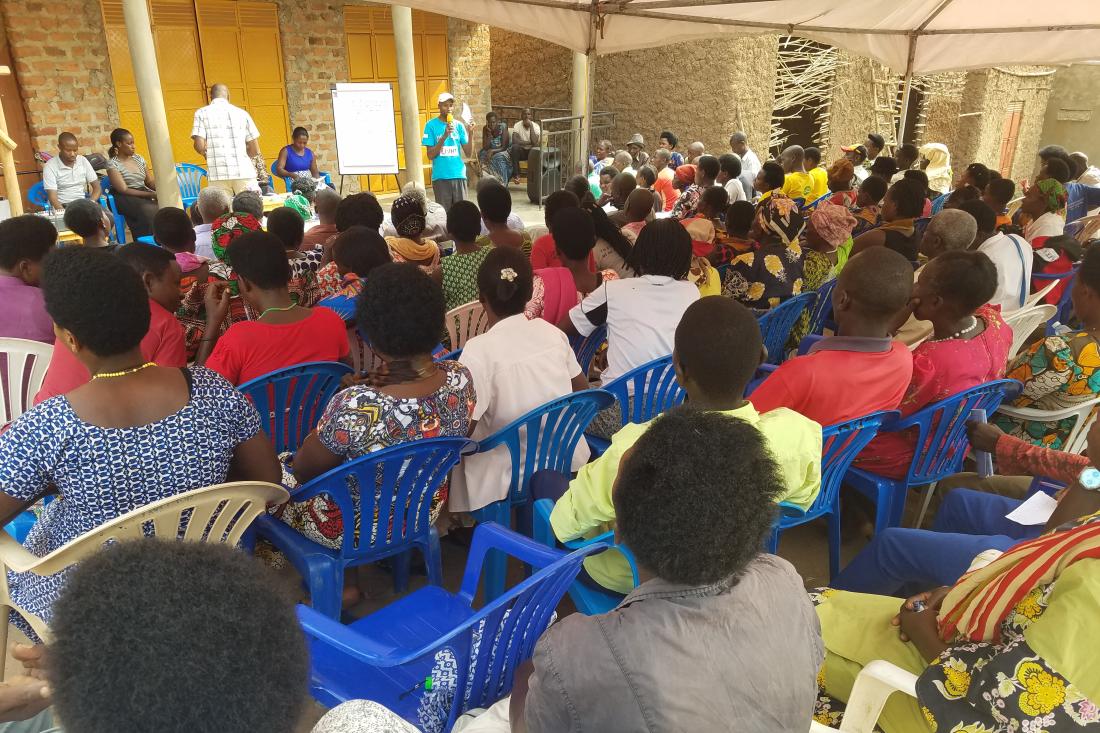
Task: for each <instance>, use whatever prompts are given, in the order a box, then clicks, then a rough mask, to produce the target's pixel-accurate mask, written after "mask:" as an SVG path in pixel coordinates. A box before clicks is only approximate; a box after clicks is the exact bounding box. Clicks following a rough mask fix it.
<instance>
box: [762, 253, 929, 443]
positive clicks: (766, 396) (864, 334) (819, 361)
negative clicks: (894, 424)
mask: <svg viewBox="0 0 1100 733" xmlns="http://www.w3.org/2000/svg"><path fill="white" fill-rule="evenodd" d="M912 290H913V266H912V265H911V264H909V261H908V260H906V259H905V257H904V256H902V255H900V254H898V253H897V252H894V251H893V250H890V249H887V248H885V247H872V248H871V249H868V250H867V251H865V252H861V253H860V254H858V255H856V256H854V257H852V259H850V260H848V264H847V265H846V266H845V267H844V270H843V271H842V272H841V273H840V276H839V277H838V278H837V282H836V286H835V288H834V289H833V318H834V319H835V320H836V322H837V335H836V336H828V337H826V338H824V339H822V340H821V341H819V342H817V343H816V344H815V345H814V347H813V348H812V349H811V350H810V353H808V354H806V355H804V356H796V357H794V358H793V359H788V360H787V361H786V362H784V363H783V364H782V365H781V366H780V367H779V368H778V369H776V370H775V372H773V373H772V374H771V376H769V377H768V378H767V379H765V380H764V382H763V383H762V384H761V385H760V386H759V387H757V388H756V391H755V392H753V393H752V395H751V396H750V397H749V399H751V400H752V403H753V405H755V406H756V409H758V410H760V411H761V412H767V411H768V410H774V409H775V408H777V407H789V408H790V409H792V410H795V411H796V412H800V413H802V414H803V415H805V416H806V417H808V418H810V419H811V420H814V421H815V422H817V423H819V424H820V425H832V424H834V423H838V422H843V421H844V420H852V419H854V418H857V417H863V416H864V415H869V414H871V413H872V412H877V411H879V410H893V409H896V408H897V406H898V403H900V402H901V398H902V397H904V396H905V391H906V389H908V387H909V381H910V379H911V378H912V376H913V356H912V354H910V353H909V349H908V347H906V345H905V344H903V343H901V342H898V341H894V340H893V339H892V338H891V337H890V331H891V328H892V326H893V323H894V321H895V319H896V318H897V316H898V313H900V312H901V310H902V309H903V308H905V307H906V305H907V304H908V303H909V295H910V293H911V292H912Z"/></svg>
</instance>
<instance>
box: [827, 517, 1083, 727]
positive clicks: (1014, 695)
mask: <svg viewBox="0 0 1100 733" xmlns="http://www.w3.org/2000/svg"><path fill="white" fill-rule="evenodd" d="M1068 533H1073V535H1072V536H1067V534H1068ZM1098 536H1100V515H1093V516H1091V517H1084V518H1082V519H1080V520H1077V521H1076V522H1074V523H1072V524H1071V525H1068V526H1066V527H1063V528H1062V530H1061V531H1059V532H1058V533H1056V534H1053V535H1047V536H1044V537H1040V538H1038V539H1035V540H1030V541H1028V542H1027V543H1021V544H1020V545H1017V546H1016V547H1014V548H1012V549H1010V550H1008V551H1007V552H1006V553H1005V554H1004V555H1002V556H1001V557H999V558H997V559H995V560H993V561H992V562H990V563H989V564H988V566H986V567H984V568H980V569H975V570H974V571H973V572H971V573H969V574H967V575H964V576H963V577H962V578H961V579H960V580H959V582H958V583H956V584H955V586H954V587H953V588H952V591H951V593H950V594H949V595H948V596H947V598H946V599H944V602H943V606H942V607H941V609H940V612H939V614H938V618H939V624H940V629H941V632H940V633H941V634H943V633H945V631H944V629H946V628H948V626H947V624H948V621H949V620H950V621H951V622H952V623H958V624H959V626H958V627H957V629H956V630H955V631H954V632H952V633H951V634H950V636H951V638H952V639H953V640H952V641H951V642H950V643H949V646H948V648H947V649H946V650H945V651H944V652H943V653H942V654H940V656H939V657H937V658H936V659H934V660H932V661H931V662H926V661H925V660H924V658H923V657H921V655H920V653H919V652H918V651H917V648H916V647H915V646H914V645H913V644H911V643H907V642H903V641H901V640H900V639H899V638H898V628H897V627H896V626H891V624H890V619H891V618H892V617H893V616H894V615H895V614H897V613H898V609H899V608H900V606H901V604H902V601H901V599H899V598H893V597H889V596H876V595H869V594H864V593H849V592H845V591H837V590H833V589H829V588H827V589H824V590H822V591H819V592H815V593H811V594H810V595H811V598H812V600H813V601H814V605H815V606H816V607H817V615H818V618H819V619H820V621H821V635H822V638H823V639H824V640H825V647H826V650H827V652H826V656H825V663H824V664H823V665H822V668H821V672H820V673H819V675H818V687H819V688H820V695H819V697H818V702H817V705H816V707H815V711H814V719H815V720H817V721H818V722H820V723H823V724H825V725H829V726H831V727H834V728H835V727H839V723H840V720H841V719H842V718H843V715H844V704H843V701H844V700H847V699H848V697H849V695H850V694H851V690H852V684H853V683H854V681H855V678H856V675H858V674H859V672H860V670H861V669H862V668H863V666H864V665H865V664H867V663H869V662H871V661H872V660H875V659H885V660H886V661H888V662H891V663H893V664H895V665H897V666H899V667H901V668H903V669H905V670H908V671H909V672H911V673H913V674H915V675H918V679H917V686H916V687H917V696H916V698H913V697H911V696H909V695H906V694H904V693H895V694H894V695H892V696H891V697H890V698H889V699H888V700H887V703H886V707H885V708H884V709H883V711H882V714H881V716H880V717H879V720H878V727H879V728H880V729H882V730H884V731H885V732H886V733H928V731H934V732H938V733H949V732H950V733H1001V732H1002V731H1006V732H1007V731H1013V732H1019V733H1068V732H1069V731H1079V730H1082V729H1084V730H1093V731H1095V730H1100V707H1098V705H1097V703H1098V702H1100V657H1098V656H1097V655H1096V654H1095V651H1094V645H1093V644H1092V643H1091V641H1090V640H1091V633H1090V632H1091V628H1092V626H1091V624H1092V622H1093V620H1094V619H1095V618H1097V615H1098V614H1100V600H1098V599H1100V594H1098V592H1097V587H1098V584H1100V559H1098V555H1100V550H1098V548H1097V542H1098V539H1097V537H1098ZM1052 540H1053V541H1054V542H1062V546H1061V547H1060V548H1059V549H1057V550H1055V549H1051V548H1050V544H1049V543H1050V542H1051V541H1052ZM1040 543H1045V544H1042V545H1041V546H1039V545H1040ZM1084 545H1088V547H1089V549H1087V550H1082V549H1080V548H1081V547H1082V546H1084ZM1036 550H1038V552H1037V551H1036ZM1075 552H1076V553H1078V555H1079V557H1078V559H1076V560H1073V561H1067V559H1066V558H1067V556H1068V555H1070V554H1073V553H1075ZM1042 563H1045V565H1043V564H1042ZM1025 571H1026V572H1025ZM987 573H988V575H986V574H987ZM1017 573H1019V574H1021V575H1022V577H1023V578H1025V580H1024V583H1026V585H1022V584H1020V585H1018V584H1016V583H1015V582H1010V581H1013V580H1014V576H1015V574H1017ZM1032 578H1038V581H1037V582H1031V580H1032ZM1017 589H1019V590H1018V591H1017ZM1017 597H1018V600H1015V599H1016V598H1017ZM956 600H959V604H958V606H953V605H952V604H953V603H955V601H956ZM967 606H969V608H968V607H967ZM959 607H961V608H962V610H961V612H960V614H959V615H956V613H955V609H956V608H959ZM948 609H951V610H950V611H949V610H948ZM963 614H972V615H969V616H968V615H963ZM964 626H965V628H967V629H968V630H967V631H966V632H964V631H963V630H962V629H963V628H964ZM979 626H984V628H985V629H986V632H985V633H980V632H979V631H978V630H977V627H979ZM1075 635H1076V636H1075ZM1075 638H1076V639H1077V640H1078V643H1075V642H1074V639H1075Z"/></svg>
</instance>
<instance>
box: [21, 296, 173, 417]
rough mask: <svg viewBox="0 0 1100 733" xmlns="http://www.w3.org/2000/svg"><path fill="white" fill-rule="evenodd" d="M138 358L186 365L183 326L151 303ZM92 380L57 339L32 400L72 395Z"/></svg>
mask: <svg viewBox="0 0 1100 733" xmlns="http://www.w3.org/2000/svg"><path fill="white" fill-rule="evenodd" d="M141 358H143V359H145V360H146V361H152V362H156V364H157V365H158V366H162V367H176V368H180V367H184V366H187V348H186V347H185V345H184V339H183V326H182V325H181V324H180V322H179V321H177V320H176V317H175V315H173V314H172V313H170V312H168V311H167V310H165V308H164V306H162V305H161V304H160V303H157V302H155V301H153V300H150V301H149V331H148V332H147V333H146V334H145V338H143V339H142V340H141ZM91 378H92V375H91V374H89V373H88V369H87V367H85V366H84V365H83V364H81V363H80V360H79V359H77V358H76V357H75V356H73V352H71V351H69V349H68V348H66V346H65V344H63V343H61V339H58V340H57V341H56V342H54V345H53V356H51V357H50V366H49V367H48V368H47V369H46V378H45V379H43V380H42V387H41V389H39V390H38V394H37V395H35V397H34V404H36V405H37V404H38V403H39V402H42V401H43V400H48V399H50V398H51V397H56V396H58V395H61V394H67V393H69V392H72V391H73V390H74V389H76V388H77V387H79V386H80V385H82V384H86V383H87V382H88V381H89V380H90V379H91Z"/></svg>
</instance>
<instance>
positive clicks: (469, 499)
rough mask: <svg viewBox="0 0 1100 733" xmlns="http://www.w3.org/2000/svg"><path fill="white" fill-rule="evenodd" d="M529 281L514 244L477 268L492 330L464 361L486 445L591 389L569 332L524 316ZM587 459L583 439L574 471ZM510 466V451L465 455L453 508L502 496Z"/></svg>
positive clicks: (468, 349) (476, 433) (470, 345)
mask: <svg viewBox="0 0 1100 733" xmlns="http://www.w3.org/2000/svg"><path fill="white" fill-rule="evenodd" d="M573 211H577V212H580V209H573ZM559 215H560V213H559ZM582 263H583V260H582ZM532 277H533V276H532V272H531V265H530V264H529V263H528V262H527V258H526V257H524V256H523V253H522V252H520V251H519V250H516V249H512V248H510V247H495V248H493V250H492V251H491V252H490V253H489V256H488V257H486V258H485V261H484V262H483V263H482V265H481V268H480V269H479V270H478V276H477V282H478V290H479V293H480V295H479V296H478V299H479V300H480V302H481V304H482V306H484V308H485V313H486V317H487V319H488V330H487V331H486V332H485V333H483V334H481V335H480V336H475V337H473V338H472V339H470V340H469V341H467V342H466V345H465V346H464V347H463V349H462V357H461V360H462V364H463V365H464V366H466V368H467V369H469V370H470V375H471V376H472V377H473V380H474V392H475V393H476V394H477V406H476V407H475V408H474V412H473V415H472V419H473V420H474V421H475V427H474V430H473V432H472V433H471V434H470V437H471V438H473V439H474V440H484V439H485V438H487V437H489V436H490V435H492V434H493V433H495V432H496V431H497V430H499V429H500V428H502V427H504V426H505V425H507V424H509V423H510V422H512V421H513V420H515V419H516V418H518V417H520V416H521V415H524V414H526V413H527V412H529V411H530V410H533V409H535V408H536V407H538V406H539V405H543V404H545V403H547V402H550V401H551V400H554V399H557V398H558V397H561V396H563V395H566V394H569V393H570V392H573V391H580V390H584V389H588V378H587V376H586V375H585V374H584V373H583V372H582V371H581V367H580V364H578V363H577V358H576V356H574V355H573V349H572V348H570V346H569V339H567V338H566V337H565V334H564V333H562V332H561V330H560V329H558V328H556V327H555V326H554V325H552V324H550V323H548V322H547V321H545V320H543V319H541V318H535V319H532V320H528V319H527V316H526V315H524V306H525V305H526V304H527V301H528V300H529V299H530V297H531V290H532ZM588 456H589V451H588V445H587V443H585V442H584V441H583V440H582V441H581V442H580V443H579V444H578V445H577V449H576V452H575V453H574V454H573V468H574V469H579V468H580V467H581V466H583V465H584V464H585V462H586V461H587V460H588ZM511 466H512V459H511V457H510V455H509V453H508V449H507V448H506V447H505V446H500V447H498V448H496V449H494V450H492V451H490V452H489V453H478V454H475V455H470V456H466V457H465V458H463V459H462V463H461V464H460V465H459V466H458V468H456V469H455V471H454V474H453V480H452V483H451V498H450V509H451V511H453V512H469V511H475V510H477V509H481V508H482V507H484V506H487V505H489V504H492V503H493V502H495V501H500V500H501V499H504V498H505V497H506V496H507V493H508V477H509V476H510V475H511Z"/></svg>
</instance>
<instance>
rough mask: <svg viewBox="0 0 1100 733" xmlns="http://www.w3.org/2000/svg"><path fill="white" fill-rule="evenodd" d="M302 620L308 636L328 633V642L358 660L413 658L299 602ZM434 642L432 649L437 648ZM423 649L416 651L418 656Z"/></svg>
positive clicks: (391, 662)
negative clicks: (394, 651)
mask: <svg viewBox="0 0 1100 733" xmlns="http://www.w3.org/2000/svg"><path fill="white" fill-rule="evenodd" d="M298 622H299V623H300V624H301V625H302V628H303V629H304V630H305V631H306V636H307V637H309V636H314V634H313V633H311V632H314V631H316V632H320V633H321V634H324V639H323V643H324V644H327V645H329V646H331V647H333V648H335V649H336V650H338V651H339V652H340V653H342V654H346V655H348V656H349V657H351V658H352V659H355V660H356V661H359V662H363V663H365V664H370V665H374V666H376V667H392V666H397V665H399V664H403V663H405V662H407V661H410V657H408V656H406V657H395V656H393V651H392V649H391V648H390V647H388V646H385V645H381V644H377V643H375V642H373V641H372V640H371V639H369V638H368V637H366V636H364V635H363V634H360V633H358V632H356V631H355V630H354V629H352V628H351V627H349V626H345V625H344V624H342V623H340V622H339V621H337V620H335V619H331V618H329V617H328V616H325V615H324V614H322V613H318V612H317V611H314V610H313V609H312V608H310V607H309V606H306V605H303V604H298ZM435 647H436V644H435V642H432V643H431V644H430V645H429V648H428V651H431V650H432V649H435ZM422 653H423V652H419V651H418V652H416V653H415V656H412V657H411V659H415V658H416V657H417V656H420V655H421V654H422Z"/></svg>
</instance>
